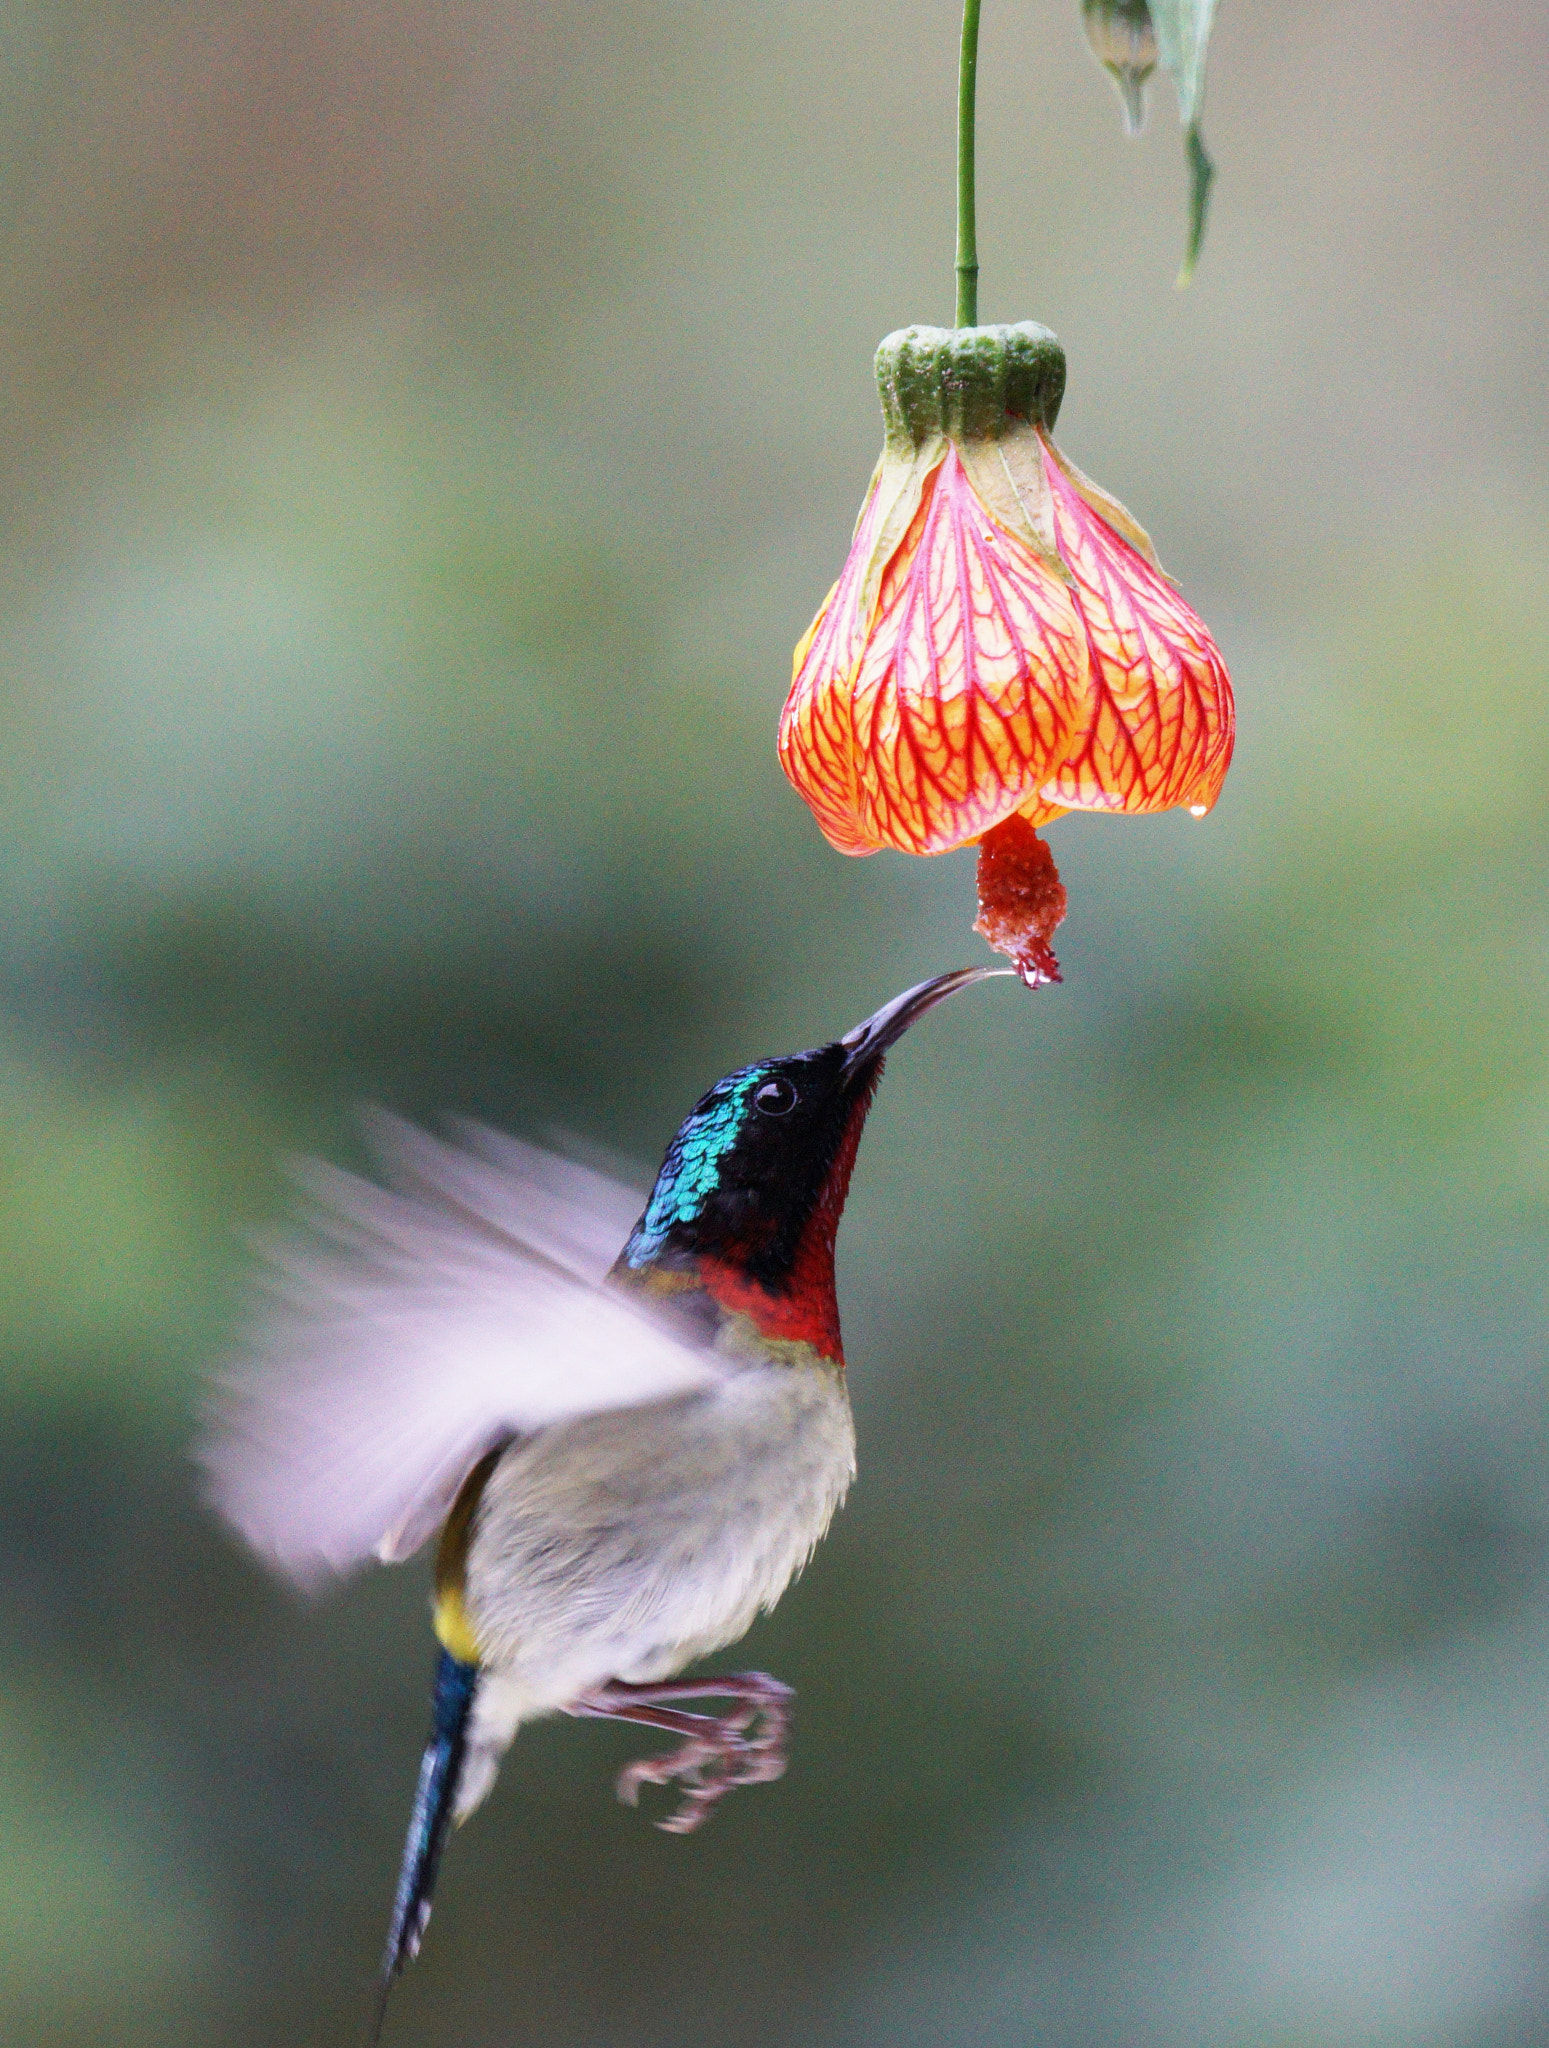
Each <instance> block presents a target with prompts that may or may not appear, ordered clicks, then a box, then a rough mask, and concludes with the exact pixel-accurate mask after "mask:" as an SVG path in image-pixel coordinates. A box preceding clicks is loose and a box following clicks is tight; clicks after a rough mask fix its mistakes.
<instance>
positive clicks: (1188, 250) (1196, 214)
mask: <svg viewBox="0 0 1549 2048" xmlns="http://www.w3.org/2000/svg"><path fill="white" fill-rule="evenodd" d="M1215 12H1216V0H1151V21H1152V26H1153V27H1154V29H1155V31H1156V53H1157V56H1158V58H1159V59H1160V60H1161V65H1162V69H1163V70H1164V71H1165V72H1166V73H1167V75H1168V77H1169V78H1170V79H1171V80H1172V82H1173V90H1174V91H1175V92H1176V93H1177V95H1178V118H1179V120H1181V121H1182V123H1183V127H1184V143H1183V147H1184V153H1185V155H1186V156H1187V158H1188V165H1189V233H1188V240H1187V242H1186V243H1185V245H1184V251H1183V267H1182V269H1181V270H1180V271H1179V272H1178V283H1179V285H1180V286H1183V285H1186V284H1187V283H1188V282H1189V280H1190V278H1191V277H1193V275H1194V266H1195V264H1196V263H1197V262H1198V261H1199V252H1200V249H1201V246H1202V245H1203V243H1204V240H1205V214H1206V210H1207V208H1208V206H1209V203H1210V181H1211V179H1212V178H1213V177H1214V176H1215V165H1214V164H1213V163H1212V162H1211V161H1210V157H1209V155H1208V153H1207V152H1206V149H1205V138H1204V136H1203V134H1202V133H1201V132H1200V115H1201V114H1202V112H1203V111H1204V105H1205V52H1206V49H1207V48H1208V46H1209V43H1210V30H1211V27H1212V25H1213V23H1214V21H1215Z"/></svg>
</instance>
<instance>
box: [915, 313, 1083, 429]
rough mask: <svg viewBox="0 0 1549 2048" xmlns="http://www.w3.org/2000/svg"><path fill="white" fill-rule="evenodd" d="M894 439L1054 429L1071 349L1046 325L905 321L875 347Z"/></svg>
mask: <svg viewBox="0 0 1549 2048" xmlns="http://www.w3.org/2000/svg"><path fill="white" fill-rule="evenodd" d="M877 390H878V392H879V393H880V394H881V398H882V417H883V419H884V420H885V421H886V423H887V439H888V445H889V446H890V447H893V448H900V449H901V448H903V447H908V448H910V449H917V448H920V447H922V446H923V445H924V444H925V443H926V442H927V441H931V440H934V439H935V438H936V437H937V436H940V435H945V436H946V437H947V438H948V439H949V440H952V441H959V442H961V441H998V440H999V439H1000V438H1001V436H1002V435H1003V434H1005V433H1006V432H1007V431H1008V430H1009V429H1010V428H1012V427H1014V426H1018V425H1030V426H1034V427H1042V428H1044V429H1045V430H1046V431H1047V430H1049V429H1052V427H1053V425H1054V422H1055V420H1056V419H1057V418H1058V417H1059V410H1060V400H1061V399H1062V398H1063V397H1064V395H1065V351H1064V350H1063V349H1062V348H1061V347H1060V345H1059V343H1058V342H1057V341H1056V340H1055V338H1054V336H1053V335H1052V334H1051V333H1050V332H1049V330H1048V328H1047V327H1040V326H1039V324H1038V322H1037V321H1036V320H1019V321H1018V322H1017V323H1016V325H1015V326H1012V327H901V328H900V329H899V330H898V332H897V333H896V334H890V335H888V337H887V339H886V340H885V341H884V342H883V343H882V344H881V346H880V347H879V348H878V350H877Z"/></svg>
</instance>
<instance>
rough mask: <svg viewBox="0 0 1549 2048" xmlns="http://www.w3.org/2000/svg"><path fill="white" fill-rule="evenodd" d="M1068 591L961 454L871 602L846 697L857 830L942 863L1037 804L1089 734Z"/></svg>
mask: <svg viewBox="0 0 1549 2048" xmlns="http://www.w3.org/2000/svg"><path fill="white" fill-rule="evenodd" d="M1086 667H1087V655H1086V648H1085V644H1084V640H1083V636H1082V634H1081V631H1080V622H1079V620H1078V618H1077V615H1076V611H1075V607H1074V605H1073V603H1072V600H1071V596H1070V593H1069V592H1068V591H1067V589H1066V588H1065V585H1064V584H1063V582H1061V581H1060V580H1059V579H1058V578H1057V577H1056V576H1055V575H1054V574H1053V573H1052V572H1051V571H1050V570H1049V569H1048V568H1046V567H1045V566H1044V564H1043V563H1041V562H1040V561H1038V560H1037V559H1036V557H1035V556H1034V555H1033V554H1032V553H1031V552H1030V551H1029V549H1028V548H1027V547H1026V546H1024V544H1023V543H1022V542H1021V541H1020V540H1018V539H1017V538H1016V537H1015V536H1013V535H1012V534H1010V533H1008V532H1006V530H1005V529H1004V528H1003V527H1001V526H1000V525H999V524H997V522H996V521H995V520H993V519H992V518H991V517H990V516H989V514H988V513H987V512H986V511H985V509H984V507H983V505H982V504H981V503H980V501H979V499H978V497H977V496H976V495H975V493H974V491H973V488H972V486H971V485H970V483H969V482H968V479H967V477H966V475H965V474H964V471H963V466H962V464H961V462H960V461H959V460H958V456H957V452H956V450H955V449H953V450H950V451H949V452H948V454H947V457H946V459H945V461H944V462H943V463H942V465H941V467H940V469H939V470H938V471H937V472H936V477H935V482H934V488H933V489H931V490H929V491H928V492H927V494H926V496H925V498H924V500H923V501H922V503H921V506H920V509H919V511H918V513H917V514H916V515H915V519H914V523H913V525H912V526H911V528H910V530H909V532H908V534H907V535H906V536H905V539H904V542H903V545H902V546H901V547H900V548H899V550H898V552H897V554H896V555H895V557H894V558H893V560H892V562H891V563H890V564H889V565H888V569H887V572H886V574H885V575H884V577H883V579H882V586H881V589H880V591H879V593H878V600H877V614H876V619H875V621H874V623H873V625H872V628H871V631H870V633H869V634H868V635H867V640H866V647H865V651H864V653H863V654H862V657H861V661H860V666H859V669H858V672H857V673H856V676H855V680H854V684H853V688H852V691H851V692H850V694H851V698H852V718H853V728H854V737H855V747H856V784H857V794H858V798H859V828H860V830H861V832H862V833H863V835H864V836H865V838H866V839H867V840H868V841H869V842H870V843H871V844H872V845H883V846H895V847H898V848H900V849H901V850H902V851H904V852H907V853H941V852H944V851H945V850H946V849H947V848H948V847H952V846H960V845H962V844H963V842H964V841H965V840H968V839H975V838H977V837H978V836H979V834H980V833H981V832H984V831H986V830H988V828H989V827H990V826H991V825H994V824H996V823H997V822H998V821H999V820H1000V819H1001V818H1004V817H1006V816H1008V815H1009V814H1010V813H1011V812H1013V811H1015V810H1016V809H1018V807H1019V806H1020V805H1021V804H1022V803H1023V802H1024V801H1025V800H1027V799H1029V798H1031V797H1033V796H1034V795H1035V793H1036V792H1037V790H1038V787H1039V784H1040V783H1041V781H1042V780H1043V779H1044V778H1045V777H1046V776H1047V775H1048V773H1049V771H1050V768H1051V767H1052V766H1053V765H1054V764H1056V763H1057V762H1058V761H1060V760H1061V759H1062V758H1063V757H1064V754H1065V752H1066V751H1067V749H1068V744H1069V740H1070V737H1071V735H1072V733H1073V732H1074V731H1076V730H1079V728H1080V726H1081V724H1082V722H1083V708H1084V695H1085V685H1086Z"/></svg>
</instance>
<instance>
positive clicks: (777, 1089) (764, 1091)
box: [753, 1074, 796, 1116]
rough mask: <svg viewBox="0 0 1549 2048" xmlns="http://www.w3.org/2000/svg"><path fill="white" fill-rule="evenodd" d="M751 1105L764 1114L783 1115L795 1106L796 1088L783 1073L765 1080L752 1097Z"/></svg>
mask: <svg viewBox="0 0 1549 2048" xmlns="http://www.w3.org/2000/svg"><path fill="white" fill-rule="evenodd" d="M753 1107H754V1108H755V1109H756V1110H758V1111H760V1112H761V1114H762V1115H764V1116H784V1115H785V1113H786V1111H787V1110H788V1109H794V1108H795V1107H796V1090H795V1087H794V1086H793V1085H792V1083H791V1082H789V1081H787V1080H786V1078H785V1076H784V1075H783V1074H776V1075H775V1077H774V1079H773V1080H772V1081H766V1082H765V1083H764V1084H763V1086H762V1087H761V1088H760V1089H758V1091H757V1092H756V1093H755V1095H754V1097H753Z"/></svg>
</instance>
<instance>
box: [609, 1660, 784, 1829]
mask: <svg viewBox="0 0 1549 2048" xmlns="http://www.w3.org/2000/svg"><path fill="white" fill-rule="evenodd" d="M767 1684H768V1688H769V1689H768V1691H767V1692H763V1691H761V1693H760V1696H759V1697H758V1698H756V1699H753V1700H750V1701H745V1702H743V1703H741V1704H740V1705H738V1706H737V1707H736V1708H734V1709H733V1711H732V1712H731V1713H729V1714H723V1715H718V1716H715V1717H711V1716H709V1715H706V1716H699V1715H696V1716H694V1718H695V1719H696V1720H701V1719H702V1721H703V1728H702V1730H697V1731H696V1732H695V1733H694V1734H692V1735H685V1736H684V1738H683V1740H682V1742H681V1743H680V1744H679V1745H678V1747H677V1748H676V1749H674V1750H666V1751H663V1752H662V1753H661V1754H660V1755H658V1756H644V1757H639V1758H637V1759H636V1760H635V1762H634V1763H631V1764H626V1765H625V1766H624V1768H623V1770H622V1771H620V1772H619V1775H618V1779H617V1789H618V1796H619V1798H620V1799H621V1800H622V1801H623V1802H624V1804H625V1805H626V1806H637V1805H638V1804H639V1801H640V1788H641V1786H642V1785H673V1784H676V1785H680V1786H681V1787H682V1788H683V1799H682V1802H681V1804H680V1805H679V1806H678V1807H677V1808H676V1810H675V1811H674V1812H672V1813H670V1814H668V1815H667V1817H666V1818H665V1819H664V1820H659V1821H658V1822H657V1823H656V1825H657V1826H658V1827H659V1828H661V1829H662V1830H663V1832H664V1833H666V1834H669V1835H691V1834H692V1833H693V1832H694V1830H695V1829H696V1828H698V1827H701V1826H703V1824H704V1822H705V1821H707V1820H708V1819H709V1817H710V1815H711V1813H712V1812H713V1811H714V1809H715V1807H716V1806H717V1805H718V1804H719V1803H720V1801H721V1800H722V1799H724V1798H725V1796H726V1794H727V1793H728V1792H734V1791H735V1790H736V1789H737V1787H738V1786H739V1785H767V1784H769V1783H771V1782H772V1781H773V1780H774V1779H776V1778H779V1777H783V1776H784V1773H785V1766H786V1753H785V1744H786V1735H787V1731H788V1728H789V1724H790V1703H791V1701H792V1700H793V1699H794V1697H795V1695H794V1693H792V1691H791V1689H790V1688H789V1687H788V1686H782V1685H778V1684H777V1683H776V1681H774V1680H769V1681H767Z"/></svg>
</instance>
